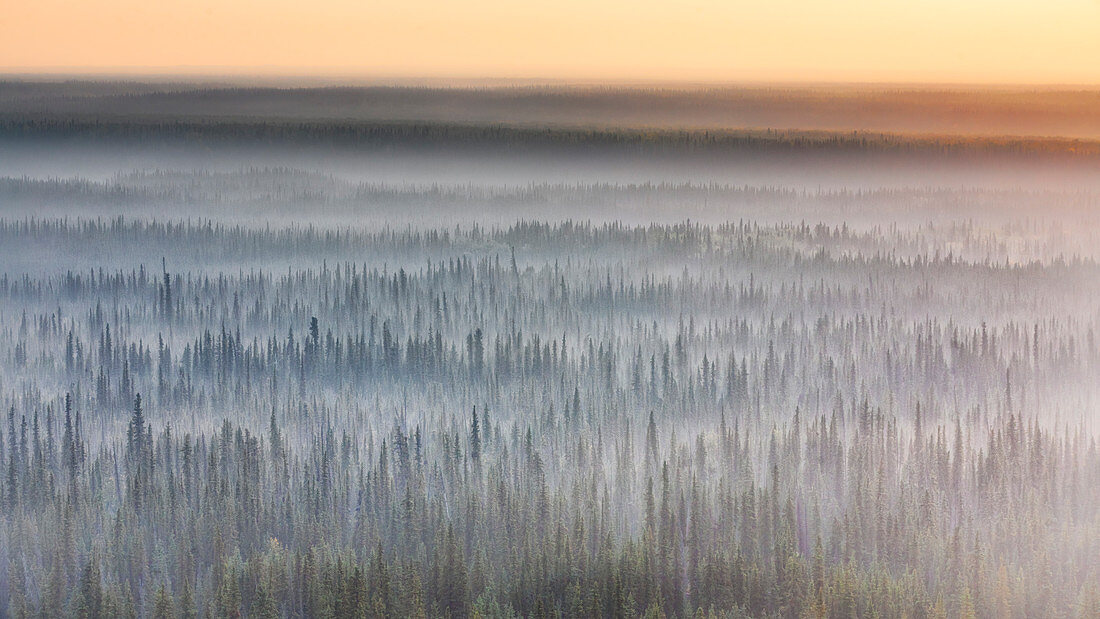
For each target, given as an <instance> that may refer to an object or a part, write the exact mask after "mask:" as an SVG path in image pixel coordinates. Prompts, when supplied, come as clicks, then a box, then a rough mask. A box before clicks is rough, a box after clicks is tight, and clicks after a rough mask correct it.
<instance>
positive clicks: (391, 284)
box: [0, 171, 1100, 617]
mask: <svg viewBox="0 0 1100 619" xmlns="http://www.w3.org/2000/svg"><path fill="white" fill-rule="evenodd" d="M271 174H273V175H275V176H278V175H279V174H280V172H278V171H276V172H272V173H271ZM286 177H287V178H288V181H287V182H292V179H293V175H292V174H289V173H287V174H286ZM135 178H137V179H140V178H141V177H130V178H129V180H128V181H126V182H127V183H129V185H128V186H130V187H134V186H136V185H138V184H140V183H138V182H137V181H136V180H135ZM120 182H122V181H120ZM196 182H197V183H198V184H199V185H201V184H202V182H204V181H202V180H201V179H199V180H198V181H196ZM211 182H214V183H216V184H220V183H223V182H227V181H226V179H220V180H217V181H211ZM317 182H318V183H320V184H321V185H323V184H324V183H323V182H320V181H317ZM4 183H5V185H4V189H3V190H4V191H5V192H11V191H14V190H13V187H14V188H22V189H21V191H39V192H40V191H44V190H47V189H48V190H49V191H53V192H57V193H56V194H54V195H53V197H51V198H50V199H51V200H55V201H58V202H62V203H64V202H65V201H68V202H71V203H77V202H81V203H83V202H82V201H84V200H86V199H87V197H88V196H92V197H94V196H95V195H97V192H104V191H108V187H107V185H109V183H108V184H104V185H98V184H95V183H92V184H90V185H81V184H80V183H75V184H74V183H69V184H66V183H64V182H61V181H53V182H50V183H45V182H42V183H37V184H36V182H32V181H30V180H28V179H24V180H17V179H9V180H6V181H5V182H4ZM149 184H150V185H161V183H160V182H159V181H155V180H153V181H149ZM183 184H187V183H183ZM335 184H336V185H340V184H339V183H335ZM199 185H191V186H192V187H198V186H199ZM161 186H162V187H168V188H169V189H165V190H164V192H163V193H162V195H161V196H160V199H164V200H169V199H171V200H181V201H182V202H186V201H187V200H188V199H181V198H180V196H179V195H176V194H173V193H172V191H174V190H171V189H170V187H171V183H167V182H166V183H165V184H163V185H161ZM340 187H343V189H341V190H340V191H344V190H347V191H349V192H350V193H351V194H352V195H354V194H355V187H350V189H349V187H348V186H346V185H340ZM681 189H683V188H681ZM712 190H713V191H717V190H714V189H712ZM133 191H135V192H138V193H137V194H135V195H137V197H136V198H135V200H138V201H142V200H146V199H156V193H155V191H153V190H151V189H144V190H139V189H134V190H133ZM141 191H146V192H150V193H146V194H142V193H140V192H141ZM196 191H201V189H196ZM327 191H335V190H334V189H333V188H332V187H329V189H327ZM531 191H532V192H535V193H537V192H538V191H545V192H550V194H551V196H552V197H551V198H547V199H549V200H551V201H553V200H556V199H558V198H560V197H561V195H562V193H564V194H568V193H569V191H578V190H577V189H575V188H574V189H572V190H569V189H565V188H557V189H547V188H542V189H531ZM555 191H556V192H558V193H553V192H555ZM604 191H606V192H608V193H614V191H615V189H613V188H605V189H604ZM637 191H641V192H642V193H643V194H645V193H646V192H654V191H657V190H656V189H654V188H652V187H651V188H648V189H645V188H643V189H638V190H637ZM668 191H671V190H668ZM693 191H700V190H698V189H695V190H693ZM723 191H734V190H733V189H725V190H723ZM72 192H76V195H75V197H74V195H73V194H72ZM227 192H228V193H227V194H226V195H237V194H234V193H233V192H232V191H230V190H227ZM704 193H705V192H704ZM918 193H919V192H918ZM196 195H197V194H196ZM647 195H649V194H647ZM700 195H701V194H698V193H697V194H695V198H698V197H699V196H700ZM951 195H959V194H951ZM193 197H194V196H193ZM682 197H683V196H682ZM39 198H41V196H39ZM695 198H684V199H685V200H689V201H690V199H695ZM788 198H789V199H792V200H793V199H796V198H797V196H788ZM36 199H38V198H36ZM349 199H350V198H349ZM421 199H423V200H425V201H429V202H430V201H431V198H421ZM465 199H468V200H470V201H472V202H475V203H476V202H479V201H484V199H485V197H484V196H481V197H479V196H478V195H477V194H476V193H475V194H474V195H472V196H467V197H466V198H465ZM632 199H634V198H631V197H630V196H629V195H628V196H627V197H626V198H624V200H632ZM775 199H776V200H777V201H782V200H783V199H785V198H775ZM801 199H806V200H811V198H805V197H804V198H801ZM833 199H835V200H840V201H841V202H844V203H845V204H848V203H849V202H850V201H851V200H854V199H855V198H853V197H851V196H849V197H848V198H844V199H840V198H833ZM879 199H881V200H883V201H889V199H890V198H888V197H882V196H879ZM921 199H927V195H925V196H924V198H921ZM1013 199H1016V198H1013ZM1043 199H1047V200H1050V199H1052V198H1051V197H1050V196H1046V197H1045V198H1043ZM288 200H289V201H293V198H288ZM812 200H825V201H827V200H828V197H827V196H826V197H822V196H817V197H815V198H812ZM812 200H811V201H812ZM1082 200H1084V198H1082ZM1000 201H1004V196H1002V197H1001V200H1000ZM992 202H993V203H996V202H998V199H997V198H995V197H994V198H993V199H992ZM1086 202H1087V200H1086ZM154 204H155V201H154ZM1081 208H1084V207H1081ZM89 212H92V213H94V211H83V213H84V214H75V215H67V216H43V217H36V216H31V215H26V216H20V217H8V218H5V219H3V220H2V221H0V248H2V249H0V251H2V252H4V253H5V254H8V255H9V256H10V258H11V260H10V261H8V262H7V264H8V265H9V266H8V267H6V268H5V269H4V272H3V273H0V360H2V363H3V368H4V371H3V372H2V373H0V410H2V412H3V415H2V419H0V421H2V423H0V473H2V474H0V614H3V615H5V616H11V617H32V616H34V617H58V616H77V617H114V616H133V617H173V616H182V617H199V616H203V617H276V616H291V617H363V616H377V617H396V616H402V617H404V616H409V617H414V616H425V617H512V616H527V617H551V616H562V617H602V616H615V617H631V616H650V617H660V616H668V617H674V616H684V617H687V616H724V617H742V616H754V617H825V616H830V617H851V616H856V617H875V616H881V617H900V616H907V617H1036V616H1051V617H1055V616H1061V617H1094V616H1097V615H1098V614H1100V560H1098V557H1100V509H1098V508H1100V451H1098V446H1097V432H1098V430H1100V425H1098V416H1097V415H1098V412H1100V384H1098V383H1097V382H1096V376H1097V373H1098V371H1100V343H1098V342H1097V339H1096V337H1097V332H1098V330H1100V264H1098V263H1097V262H1096V260H1095V257H1094V256H1092V255H1089V254H1087V253H1080V252H1074V251H1072V250H1066V251H1064V252H1062V253H1059V252H1057V251H1054V250H1053V249H1052V248H1057V247H1059V246H1060V245H1059V243H1061V242H1062V239H1065V238H1066V237H1065V236H1059V234H1060V233H1056V232H1050V230H1051V229H1050V228H1044V227H1043V226H1042V225H1040V224H1039V223H1036V222H1034V221H1032V222H1030V223H1029V222H1028V221H1027V220H1026V219H1025V218H1022V217H1017V216H1016V214H1014V213H1017V211H1012V212H1010V213H1009V215H1008V218H1009V219H1011V220H1012V221H1014V222H1015V223H1014V224H1008V223H1001V224H997V225H996V226H992V225H985V224H982V223H980V222H979V223H975V222H970V223H967V222H965V221H960V222H958V223H954V224H950V225H948V224H937V225H912V226H902V227H897V226H880V225H862V226H849V225H845V224H843V223H837V224H835V225H829V224H816V223H814V224H811V223H779V222H776V223H760V222H756V221H753V220H751V219H741V220H736V221H731V222H726V223H690V222H681V223H668V224H657V223H644V222H635V223H629V222H608V223H592V222H588V221H584V220H572V221H571V220H565V221H556V222H547V221H539V220H536V219H527V220H523V221H513V222H512V223H508V224H501V225H496V224H494V225H478V224H470V225H450V224H448V225H437V226H432V225H424V224H421V225H416V226H413V225H396V226H390V225H385V224H384V223H381V224H380V223H378V222H375V223H374V224H372V225H368V224H367V223H365V220H364V222H362V223H361V224H360V225H330V226H310V225H303V224H300V223H284V224H278V223H276V224H274V225H272V224H271V223H270V222H269V223H263V222H260V225H249V224H247V223H243V224H242V223H225V222H222V221H218V220H209V219H201V218H191V219H182V218H174V217H171V216H169V215H166V213H170V212H171V209H168V208H160V210H159V212H160V215H159V216H157V217H100V216H95V215H94V214H93V215H89V214H88V213H89ZM806 212H808V213H811V216H809V217H808V218H803V219H808V220H810V221H814V220H815V218H814V217H813V216H812V213H813V211H812V210H808V211H806ZM841 212H842V211H841ZM886 217H887V218H889V217H890V215H889V214H887V215H886ZM937 217H940V216H937ZM940 218H941V219H942V217H940ZM1041 239H1046V240H1045V241H1043V242H1040V240H1041ZM1065 247H1068V246H1065ZM1065 247H1063V248H1065ZM21 255H22V256H23V258H20V256H21ZM26 256H34V257H41V261H42V264H41V265H40V266H38V267H35V268H30V267H27V268H20V267H18V266H10V265H24V264H30V259H28V258H26ZM37 259H38V258H35V260H37Z"/></svg>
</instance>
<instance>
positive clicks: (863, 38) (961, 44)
mask: <svg viewBox="0 0 1100 619" xmlns="http://www.w3.org/2000/svg"><path fill="white" fill-rule="evenodd" d="M0 71H4V72H13V71H14V72H26V71H31V72H34V71H62V72H112V73H114V72H125V73H129V72H135V73H145V72H155V73H191V74H218V73H227V74H241V73H249V74H292V75H307V74H329V75H338V74H342V75H349V76H350V75H356V76H363V77H393V76H415V77H506V78H508V77H510V78H522V77H535V78H564V79H596V80H606V79H619V80H639V79H642V80H647V79H651V80H691V81H699V80H704V81H710V80H713V81H727V80H733V81H736V80H781V81H782V80H792V81H907V82H914V81H915V82H1018V83H1021V82H1022V83H1087V84H1097V83H1100V0H1026V1H1024V0H830V1H811V0H726V1H722V0H669V1H665V2H654V1H651V0H593V1H585V0H555V1H552V2H550V1H542V2H536V1H531V0H508V1H505V0H450V1H445V0H444V1H440V0H358V1H356V0H314V1H306V0H152V1H150V0H0Z"/></svg>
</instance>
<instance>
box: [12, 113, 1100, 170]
mask: <svg viewBox="0 0 1100 619" xmlns="http://www.w3.org/2000/svg"><path fill="white" fill-rule="evenodd" d="M59 140H60V141H64V142H65V143H70V144H71V143H88V144H100V145H101V144H110V143H112V142H124V143H141V144H145V145H153V146H157V145H166V144H191V145H210V146H219V147H223V146H225V145H242V146H269V147H270V146H316V147H323V148H332V147H338V148H346V149H359V150H378V149H381V150H386V151H390V150H394V149H410V150H417V149H423V150H432V151H439V150H442V151H443V152H450V151H453V150H462V151H470V152H479V151H500V150H504V151H514V152H517V153H530V152H547V153H560V152H591V153H596V154H636V155H662V154H664V155H681V156H682V155H698V156H708V157H713V156H716V155H726V156H731V157H733V156H746V157H750V156H760V155H770V156H815V155H823V154H824V155H833V156H840V155H844V156H860V155H875V156H883V155H896V156H902V157H941V156H945V155H946V156H953V157H960V158H979V157H982V158H984V157H991V156H992V157H1008V158H1014V159H1019V158H1025V159H1031V158H1037V157H1042V158H1052V157H1053V158H1056V159H1059V160H1061V159H1070V160H1083V161H1087V162H1090V163H1091V162H1094V161H1095V160H1096V158H1097V157H1098V156H1100V142H1097V141H1094V140H1084V139H1071V138H1041V137H1035V138H1029V137H981V136H975V137H969V136H959V135H938V136H924V135H907V134H891V133H870V132H863V131H845V132H833V131H798V130H778V131H776V130H736V129H711V130H690V129H683V130H677V129H660V128H654V129H635V128H620V129H603V128H570V127H529V126H521V125H505V124H501V123H454V122H446V121H392V120H378V121H368V120H364V121H357V120H341V119H323V120H308V119H280V118H248V117H221V118H219V117H194V116H189V115H181V116H162V117H157V116H144V115H143V116H128V117H127V116H121V117H120V116H116V115H110V114H103V115H97V116H89V115H86V114H74V115H41V114H0V142H22V143H28V142H30V143H44V144H47V143H51V142H54V143H56V142H57V141H59Z"/></svg>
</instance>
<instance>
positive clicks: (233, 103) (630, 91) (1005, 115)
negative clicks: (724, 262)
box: [0, 79, 1100, 139]
mask: <svg viewBox="0 0 1100 619" xmlns="http://www.w3.org/2000/svg"><path fill="white" fill-rule="evenodd" d="M1098 104H1100V91H1098V90H1097V89H1095V88H1091V89H1089V88H1066V87H1064V88H1036V87H1030V88H1029V87H991V88H982V87H966V86H925V87H920V86H903V85H894V86H871V85H863V86H859V85H848V86H842V85H834V86H823V85H818V86H809V85H803V86H799V85H792V84H787V85H756V86H749V85H741V86H734V85H725V86H722V85H709V86H702V85H699V86H690V85H679V86H677V85H671V84H665V85H660V84H651V85H617V86H616V85H582V84H541V85H540V84H511V85H507V84H495V85H494V84H487V83H482V84H473V83H470V84H466V85H461V84H450V85H442V84H435V85H428V84H420V85H416V86H412V85H405V86H401V85H389V86H383V85H374V86H358V87H357V86H347V85H344V86H318V85H316V84H307V83H295V82H294V80H283V81H282V83H278V82H276V83H273V84H268V85H266V86H265V85H260V84H256V83H253V84H252V85H246V84H241V83H233V82H232V81H227V80H224V79H223V80H222V81H221V82H220V83H214V82H207V83H194V82H193V83H185V82H179V81H176V82H144V83H143V82H140V81H115V82H108V81H98V80H97V81H89V80H67V81H51V80H48V79H37V80H34V79H32V80H11V79H9V80H6V81H0V113H23V114H30V115H43V114H45V115H73V114H90V115H97V116H104V115H107V116H110V115H124V116H135V115H136V116H141V115H150V116H157V115H161V116H164V115H168V116H192V117H197V116H204V117H225V116H237V117H252V118H275V119H278V118H282V119H291V118H296V119H352V120H358V121H365V120H374V121H377V120H393V119H404V120H415V121H425V122H453V123H473V124H481V123H486V122H500V123H505V124H512V125H529V126H548V125H558V126H585V127H646V128H666V129H667V128H689V127H690V128H699V129H721V128H730V127H771V128H775V129H809V130H825V131H851V130H863V131H875V132H887V133H925V134H965V135H1048V136H1050V135H1055V136H1065V137H1085V138H1087V137H1091V138H1094V139H1095V138H1096V137H1100V121H1098V119H1097V118H1096V113H1095V110H1096V109H1097V105H1098Z"/></svg>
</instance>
